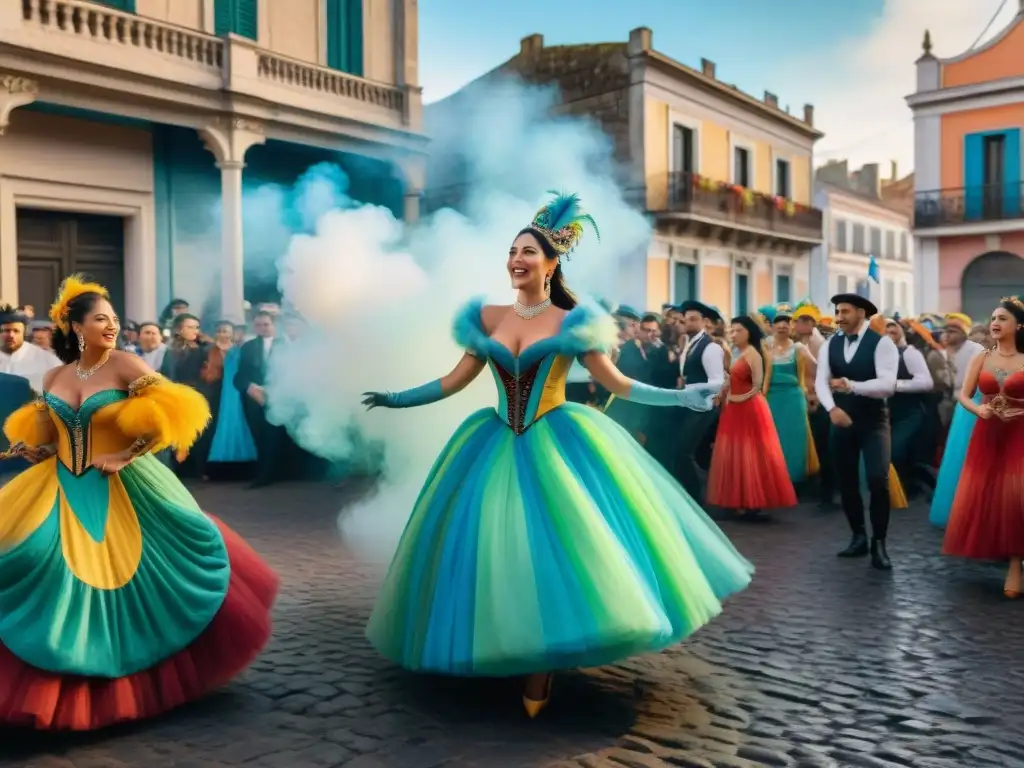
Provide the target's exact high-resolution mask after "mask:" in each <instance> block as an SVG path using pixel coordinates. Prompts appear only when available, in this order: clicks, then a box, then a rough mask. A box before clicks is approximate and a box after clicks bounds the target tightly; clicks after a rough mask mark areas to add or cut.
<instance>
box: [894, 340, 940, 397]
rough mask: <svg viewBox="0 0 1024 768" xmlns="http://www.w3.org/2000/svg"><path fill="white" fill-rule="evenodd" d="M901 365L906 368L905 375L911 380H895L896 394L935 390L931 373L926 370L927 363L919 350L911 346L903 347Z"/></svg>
mask: <svg viewBox="0 0 1024 768" xmlns="http://www.w3.org/2000/svg"><path fill="white" fill-rule="evenodd" d="M903 363H904V365H906V366H907V373H909V374H910V375H911V376H912V377H913V378H911V379H896V391H897V392H907V393H910V392H931V391H932V390H933V389H935V380H934V379H933V378H932V372H931V371H930V370H928V363H927V362H926V361H925V359H924V355H922V354H921V351H920V350H919V349H917V348H916V347H911V346H907V347H905V348H904V350H903ZM897 370H898V369H897Z"/></svg>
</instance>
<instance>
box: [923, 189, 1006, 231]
mask: <svg viewBox="0 0 1024 768" xmlns="http://www.w3.org/2000/svg"><path fill="white" fill-rule="evenodd" d="M1022 193H1024V184H1020V183H1014V184H989V185H986V186H978V187H961V188H959V189H937V190H934V191H931V192H918V193H917V194H916V195H915V196H914V227H915V228H916V229H928V230H938V229H940V228H943V227H954V228H959V227H963V226H964V225H971V224H998V223H1007V224H1010V225H1013V224H1016V225H1017V226H1018V227H1021V228H1024V194H1022Z"/></svg>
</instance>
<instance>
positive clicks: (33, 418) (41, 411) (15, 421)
mask: <svg viewBox="0 0 1024 768" xmlns="http://www.w3.org/2000/svg"><path fill="white" fill-rule="evenodd" d="M51 425H52V422H50V420H49V417H48V416H47V414H46V406H45V405H43V404H42V401H40V400H36V401H35V402H32V403H29V404H28V405H23V406H21V408H19V409H18V410H16V411H15V412H14V413H12V414H11V415H10V416H8V417H7V421H5V422H4V435H6V436H7V439H8V440H9V441H10V443H11V445H15V444H16V443H24V444H25V445H30V446H32V447H35V446H38V445H46V444H47V443H49V442H50V426H51Z"/></svg>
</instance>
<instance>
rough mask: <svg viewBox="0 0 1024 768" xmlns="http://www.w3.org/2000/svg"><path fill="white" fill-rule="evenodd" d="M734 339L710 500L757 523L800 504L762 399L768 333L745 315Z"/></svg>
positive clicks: (734, 330)
mask: <svg viewBox="0 0 1024 768" xmlns="http://www.w3.org/2000/svg"><path fill="white" fill-rule="evenodd" d="M730 335H731V337H732V343H733V346H734V347H735V348H736V349H737V350H738V351H739V354H738V355H737V356H736V358H735V360H734V361H733V363H732V366H731V367H730V369H729V387H728V395H727V398H726V403H725V404H724V406H723V408H722V415H721V417H720V418H719V421H718V434H717V436H716V438H715V449H714V453H713V454H712V456H711V471H710V472H709V474H708V492H707V497H708V502H709V503H711V504H714V505H715V506H717V507H722V508H724V509H731V510H734V511H735V513H736V514H737V516H738V517H739V518H740V519H747V520H754V519H760V518H761V517H762V514H763V512H762V510H765V509H781V508H783V507H795V506H796V504H797V498H796V491H795V490H794V488H793V482H792V481H791V480H790V479H789V470H788V469H787V468H786V457H785V456H784V455H783V454H782V446H781V445H780V443H779V433H778V431H777V430H776V428H775V422H774V420H773V419H772V412H771V409H770V408H769V407H768V402H767V400H765V398H764V395H763V394H762V393H761V387H762V384H763V383H764V378H765V367H766V366H765V359H766V356H765V354H764V350H763V344H764V338H765V334H764V331H763V330H762V329H761V327H760V325H758V323H757V322H756V321H755V320H754V319H753V318H751V317H747V316H745V315H744V316H741V317H734V318H733V319H732V325H731V328H730Z"/></svg>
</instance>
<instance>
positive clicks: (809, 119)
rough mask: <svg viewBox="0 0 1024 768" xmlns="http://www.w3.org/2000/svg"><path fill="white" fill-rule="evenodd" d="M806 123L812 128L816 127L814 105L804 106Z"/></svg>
mask: <svg viewBox="0 0 1024 768" xmlns="http://www.w3.org/2000/svg"><path fill="white" fill-rule="evenodd" d="M804 122H805V123H807V124H808V125H809V126H811V128H813V127H814V105H813V104H804Z"/></svg>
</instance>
